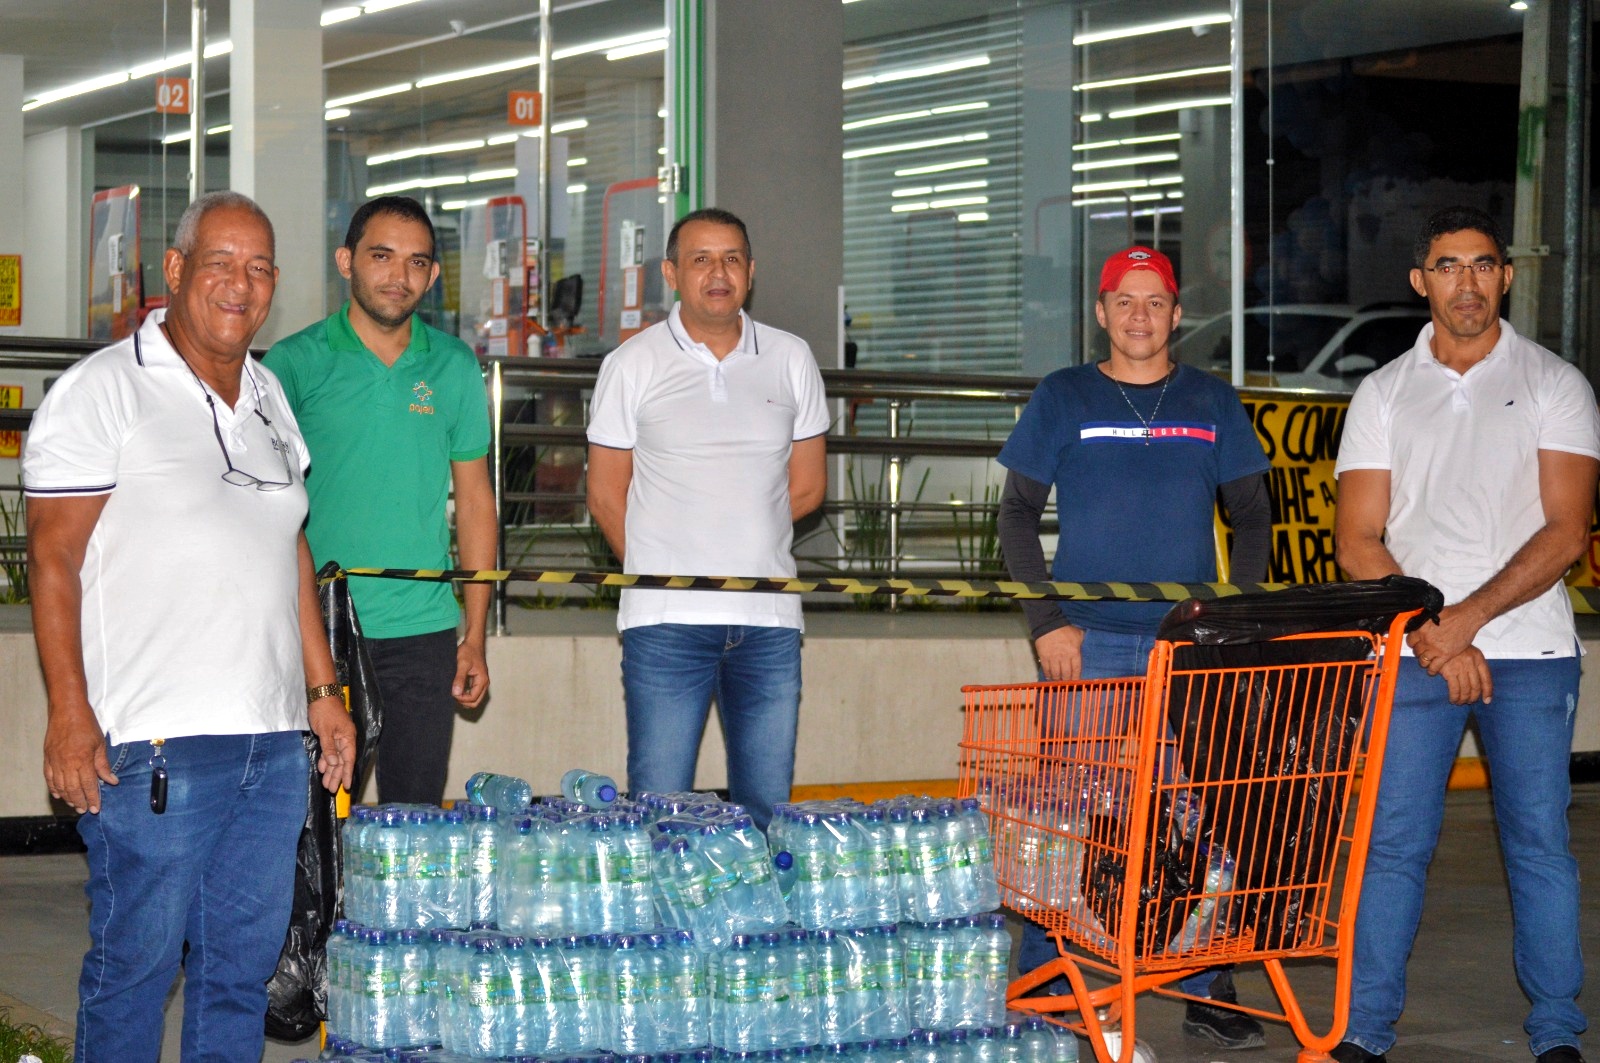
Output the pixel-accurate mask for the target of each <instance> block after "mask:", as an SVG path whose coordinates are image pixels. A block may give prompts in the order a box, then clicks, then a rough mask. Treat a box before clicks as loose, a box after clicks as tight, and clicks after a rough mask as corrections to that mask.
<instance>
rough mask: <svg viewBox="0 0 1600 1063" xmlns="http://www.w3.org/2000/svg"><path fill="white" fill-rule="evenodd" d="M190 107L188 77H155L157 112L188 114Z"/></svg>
mask: <svg viewBox="0 0 1600 1063" xmlns="http://www.w3.org/2000/svg"><path fill="white" fill-rule="evenodd" d="M192 109H193V108H192V101H191V100H190V97H189V79H188V78H156V113H157V114H188V113H189V112H190V110H192Z"/></svg>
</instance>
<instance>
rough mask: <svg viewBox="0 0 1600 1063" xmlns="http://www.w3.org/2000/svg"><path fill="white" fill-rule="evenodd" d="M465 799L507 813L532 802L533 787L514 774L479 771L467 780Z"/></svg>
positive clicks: (520, 808)
mask: <svg viewBox="0 0 1600 1063" xmlns="http://www.w3.org/2000/svg"><path fill="white" fill-rule="evenodd" d="M467 800H468V801H470V802H472V803H473V804H475V805H487V806H489V807H491V808H497V809H499V810H500V811H501V812H504V813H506V814H507V815H509V814H511V813H512V812H520V811H522V810H523V809H524V808H527V807H528V806H529V805H531V804H532V803H533V787H531V786H529V785H528V784H527V782H526V781H525V780H523V779H519V778H517V777H516V776H515V775H496V774H495V773H494V772H492V771H480V772H478V773H477V774H476V775H474V776H473V777H472V778H470V779H468V780H467Z"/></svg>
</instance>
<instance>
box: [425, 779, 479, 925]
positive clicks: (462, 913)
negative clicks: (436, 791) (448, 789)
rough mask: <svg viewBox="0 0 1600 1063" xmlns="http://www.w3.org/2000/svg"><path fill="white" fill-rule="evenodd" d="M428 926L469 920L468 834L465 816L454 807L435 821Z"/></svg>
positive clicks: (469, 836)
mask: <svg viewBox="0 0 1600 1063" xmlns="http://www.w3.org/2000/svg"><path fill="white" fill-rule="evenodd" d="M434 829H435V831H436V833H435V835H434V839H433V840H434V844H433V846H432V856H433V871H434V878H433V896H432V900H431V904H430V911H431V913H432V916H433V918H432V922H431V924H430V927H429V929H431V928H432V927H463V926H466V925H467V924H468V923H470V922H472V838H471V835H470V834H469V833H468V831H467V817H466V815H465V813H463V812H462V811H461V810H460V809H458V808H453V809H451V810H449V811H448V812H445V813H444V814H443V815H442V816H441V817H440V818H439V821H438V823H436V824H435V826H434Z"/></svg>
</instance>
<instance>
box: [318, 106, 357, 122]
mask: <svg viewBox="0 0 1600 1063" xmlns="http://www.w3.org/2000/svg"><path fill="white" fill-rule="evenodd" d="M349 117H350V108H348V107H332V108H329V109H328V110H326V111H323V112H322V120H323V121H324V122H337V121H338V120H339V119H341V118H349Z"/></svg>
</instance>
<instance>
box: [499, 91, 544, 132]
mask: <svg viewBox="0 0 1600 1063" xmlns="http://www.w3.org/2000/svg"><path fill="white" fill-rule="evenodd" d="M540 110H541V108H540V106H539V94H538V93H537V92H522V91H518V92H512V93H510V94H508V95H507V96H506V121H507V122H509V123H510V124H512V125H538V124H539V119H540V118H541V117H542V115H541V114H540Z"/></svg>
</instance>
